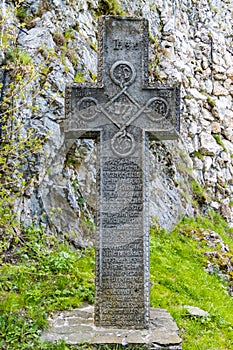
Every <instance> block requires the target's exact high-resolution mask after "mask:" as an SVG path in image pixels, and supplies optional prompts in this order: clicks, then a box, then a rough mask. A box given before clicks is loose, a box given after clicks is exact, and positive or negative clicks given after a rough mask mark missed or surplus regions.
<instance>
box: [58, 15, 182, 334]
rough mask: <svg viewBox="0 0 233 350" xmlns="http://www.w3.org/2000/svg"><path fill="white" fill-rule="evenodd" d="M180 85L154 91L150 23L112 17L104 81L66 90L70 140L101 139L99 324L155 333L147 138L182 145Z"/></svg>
mask: <svg viewBox="0 0 233 350" xmlns="http://www.w3.org/2000/svg"><path fill="white" fill-rule="evenodd" d="M179 100H180V95H179V87H167V86H159V85H157V86H150V85H148V22H147V20H145V19H140V18H131V17H119V16H105V17H102V18H101V19H100V24H99V58H98V83H97V84H83V83H73V84H71V85H70V86H68V87H67V89H66V119H65V121H64V124H63V128H64V133H65V139H66V141H67V142H68V143H69V144H72V142H74V140H75V139H77V138H79V137H85V138H87V137H95V138H97V140H98V146H97V148H98V161H97V163H98V164H97V173H98V176H97V188H98V196H97V212H96V225H97V233H96V281H95V288H96V291H95V315H94V320H95V325H96V326H99V327H111V328H136V329H146V328H148V327H149V227H148V221H149V220H148V163H147V160H146V158H147V157H146V155H147V140H148V139H149V137H152V138H153V139H156V140H162V139H175V138H177V131H178V130H179Z"/></svg>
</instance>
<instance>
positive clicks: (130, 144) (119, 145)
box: [111, 130, 135, 157]
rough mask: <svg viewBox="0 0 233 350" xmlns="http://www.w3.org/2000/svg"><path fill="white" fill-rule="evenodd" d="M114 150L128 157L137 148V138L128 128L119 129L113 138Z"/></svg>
mask: <svg viewBox="0 0 233 350" xmlns="http://www.w3.org/2000/svg"><path fill="white" fill-rule="evenodd" d="M111 148H112V151H113V152H114V153H115V154H116V155H117V156H119V157H127V156H129V155H130V154H131V153H133V151H134V149H135V140H134V137H133V135H131V134H130V133H128V132H127V131H126V130H123V131H121V130H120V131H118V132H117V133H116V134H115V135H114V136H113V138H112V140H111Z"/></svg>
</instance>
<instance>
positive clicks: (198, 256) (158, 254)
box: [151, 217, 233, 350]
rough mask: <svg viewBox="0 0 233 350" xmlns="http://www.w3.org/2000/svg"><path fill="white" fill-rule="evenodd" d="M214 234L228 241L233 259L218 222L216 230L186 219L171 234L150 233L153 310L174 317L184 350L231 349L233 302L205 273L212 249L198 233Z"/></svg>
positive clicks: (226, 235)
mask: <svg viewBox="0 0 233 350" xmlns="http://www.w3.org/2000/svg"><path fill="white" fill-rule="evenodd" d="M216 221H217V218H216ZM213 228H214V229H215V231H216V232H219V233H220V234H221V236H223V238H225V240H227V242H228V244H229V246H230V247H231V253H229V255H230V254H231V256H232V251H233V242H232V238H230V234H229V229H228V228H227V226H226V223H225V224H224V225H223V220H222V219H221V218H220V217H219V223H218V222H216V223H215V224H214V222H213V221H212V220H211V219H207V218H202V219H201V218H199V219H196V220H193V219H189V220H187V219H185V220H183V222H182V223H180V224H179V225H178V226H177V227H176V228H175V229H174V230H173V231H172V232H171V233H167V232H166V231H163V230H160V231H158V230H153V229H152V238H151V281H152V283H153V287H152V290H151V305H152V306H153V307H161V308H166V309H167V310H168V311H169V312H170V313H171V314H172V316H173V317H174V319H175V321H176V323H177V325H178V327H179V329H180V336H181V337H182V338H183V350H197V349H198V350H207V349H208V350H230V349H233V299H232V297H230V295H229V294H228V291H227V282H226V281H225V280H223V279H220V278H219V277H218V276H217V275H214V274H213V275H210V274H208V273H207V272H205V271H204V267H205V266H206V264H207V257H206V256H205V255H204V253H205V252H206V251H207V250H208V251H210V250H211V248H210V247H208V246H206V244H205V243H204V242H203V241H202V240H199V239H197V238H198V235H197V234H198V232H199V231H198V230H201V229H205V230H213ZM200 232H201V231H200ZM192 236H194V237H197V238H193V237H192ZM215 249H216V247H215ZM217 249H218V248H217ZM212 250H213V248H212ZM185 305H192V306H197V307H200V308H201V309H203V310H205V311H207V312H208V313H209V315H210V316H209V317H208V318H200V317H194V316H191V315H189V314H188V312H187V311H186V309H185V308H184V306H185Z"/></svg>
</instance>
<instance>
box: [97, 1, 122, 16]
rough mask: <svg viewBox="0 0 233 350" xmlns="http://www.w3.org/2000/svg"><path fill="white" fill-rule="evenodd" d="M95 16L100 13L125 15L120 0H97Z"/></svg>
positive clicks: (100, 14)
mask: <svg viewBox="0 0 233 350" xmlns="http://www.w3.org/2000/svg"><path fill="white" fill-rule="evenodd" d="M96 14H97V16H102V15H120V16H123V15H125V12H124V10H123V8H122V5H121V3H120V1H118V0H100V1H98V9H97V11H96Z"/></svg>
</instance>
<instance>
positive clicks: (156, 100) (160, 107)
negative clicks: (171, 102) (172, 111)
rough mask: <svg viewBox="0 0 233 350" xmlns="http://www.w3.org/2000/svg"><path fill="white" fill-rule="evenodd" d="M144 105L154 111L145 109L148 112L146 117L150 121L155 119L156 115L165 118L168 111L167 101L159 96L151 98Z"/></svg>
mask: <svg viewBox="0 0 233 350" xmlns="http://www.w3.org/2000/svg"><path fill="white" fill-rule="evenodd" d="M146 107H147V108H149V109H150V110H153V111H154V112H155V113H151V112H150V111H149V110H145V113H148V118H149V119H151V120H152V121H156V120H157V119H158V117H160V118H161V117H162V118H166V117H167V115H168V112H169V106H168V103H167V101H166V100H164V98H161V97H153V98H151V99H150V100H149V101H147V104H146Z"/></svg>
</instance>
